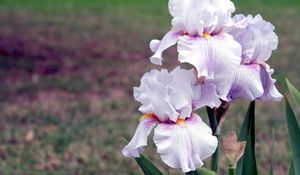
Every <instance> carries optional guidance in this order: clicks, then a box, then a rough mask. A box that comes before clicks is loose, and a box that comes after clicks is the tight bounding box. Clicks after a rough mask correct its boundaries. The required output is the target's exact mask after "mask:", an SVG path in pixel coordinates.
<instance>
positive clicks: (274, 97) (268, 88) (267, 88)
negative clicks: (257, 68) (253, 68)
mask: <svg viewBox="0 0 300 175" xmlns="http://www.w3.org/2000/svg"><path fill="white" fill-rule="evenodd" d="M273 72H274V70H273V69H270V68H269V66H268V65H267V66H266V68H264V69H262V71H261V72H260V76H261V81H262V84H263V87H264V93H263V95H262V96H261V97H259V98H258V99H259V100H264V101H280V100H281V99H282V98H283V96H282V94H281V93H280V92H279V91H278V90H277V88H276V87H275V82H276V80H275V79H273V78H272V77H271V75H272V74H273Z"/></svg>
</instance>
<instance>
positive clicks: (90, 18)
mask: <svg viewBox="0 0 300 175" xmlns="http://www.w3.org/2000/svg"><path fill="white" fill-rule="evenodd" d="M234 2H235V4H236V8H237V11H236V12H237V13H244V14H253V15H255V14H257V13H260V14H261V15H262V16H263V17H264V19H266V20H268V21H270V22H272V23H273V24H274V25H275V27H276V33H277V34H278V35H279V46H278V49H277V50H276V51H275V52H274V54H273V56H272V58H271V59H270V60H269V62H268V63H269V64H270V65H271V66H272V67H273V68H274V69H275V74H274V75H273V77H275V78H276V79H277V80H278V81H277V87H278V88H279V89H280V91H281V92H282V93H286V88H285V85H284V83H283V78H284V77H285V76H287V77H288V78H289V79H290V80H291V81H292V82H293V83H294V84H295V85H296V87H298V89H300V79H299V76H300V64H299V60H300V49H299V46H300V34H299V32H300V20H299V19H300V1H299V0H236V1H234ZM170 27H171V26H170V15H169V13H168V9H167V0H147V1H146V0H0V81H1V85H0V111H1V112H0V121H1V122H0V174H1V175H2V174H3V175H11V174H14V175H27V174H30V175H44V174H45V175H46V174H49V175H50V174H51V175H52V174H53V175H54V174H55V175H56V174H57V175H58V174H61V175H71V174H76V175H81V174H82V175H94V174H95V175H96V174H97V175H100V174H101V175H115V174H125V175H127V174H142V173H141V171H140V170H139V168H138V166H137V164H136V163H135V161H134V160H132V159H128V158H124V157H123V156H122V154H121V149H122V148H123V147H124V145H125V143H124V141H123V140H122V137H124V138H125V139H127V140H129V139H130V138H131V137H132V135H133V133H134V131H135V128H136V126H137V123H138V118H139V116H140V115H141V114H140V113H139V112H138V111H137V108H138V106H139V104H138V103H136V102H134V100H133V97H132V87H133V86H138V85H139V78H140V77H141V76H142V74H143V73H144V72H146V71H149V70H150V69H152V68H160V67H157V66H154V65H151V64H150V62H149V60H148V58H149V56H150V55H151V52H150V49H149V48H148V43H149V41H150V40H151V39H154V38H157V39H160V38H161V37H162V36H163V35H164V34H165V33H166V32H167V31H168V30H169V29H170ZM165 58H166V59H165V60H166V61H165V65H164V68H168V69H171V68H174V67H175V66H176V64H177V59H176V50H175V48H173V49H171V50H170V51H167V53H166V56H165ZM247 104H248V102H247V101H235V102H233V104H232V105H231V108H230V112H229V116H228V117H227V120H226V121H225V126H224V127H223V133H224V134H227V133H229V132H230V131H231V130H236V131H239V128H240V126H241V122H242V121H243V115H244V112H245V111H246V108H247ZM283 109H284V108H283V102H277V103H263V102H259V103H258V104H257V117H256V119H257V120H256V133H257V137H256V141H257V149H256V151H257V152H256V154H257V163H258V167H259V172H260V174H262V175H263V174H267V171H268V168H269V166H270V164H269V162H270V159H271V149H270V148H271V138H270V136H271V132H270V131H271V130H272V128H273V127H274V128H275V133H276V144H275V165H274V166H275V174H277V175H282V174H287V171H288V166H289V164H290V157H291V156H290V149H289V141H288V137H287V128H286V122H285V118H284V110H283ZM297 116H299V110H298V111H297ZM203 118H204V119H205V120H207V118H206V116H205V114H204V112H203ZM298 119H299V117H298ZM148 143H149V144H150V146H149V147H148V148H147V149H146V153H145V154H146V156H148V157H149V158H150V159H151V160H153V161H154V162H155V164H157V165H158V166H159V167H160V168H161V169H162V170H163V171H165V172H169V174H180V171H176V170H171V169H168V167H167V166H165V165H164V164H163V163H162V162H161V160H160V159H159V157H158V155H157V154H155V152H156V151H155V147H154V146H153V142H152V139H149V142H148ZM207 166H209V161H207ZM222 166H223V168H222V174H225V171H226V168H225V167H226V166H225V160H224V156H223V157H222Z"/></svg>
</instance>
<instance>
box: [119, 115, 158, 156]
mask: <svg viewBox="0 0 300 175" xmlns="http://www.w3.org/2000/svg"><path fill="white" fill-rule="evenodd" d="M157 123H158V120H157V119H155V117H152V116H151V114H145V115H144V116H143V117H142V118H141V120H140V123H139V125H138V127H137V129H136V131H135V134H134V136H133V138H132V139H131V141H130V142H129V143H128V144H127V145H126V146H125V147H124V148H123V150H122V153H123V155H124V156H126V157H140V154H141V153H142V152H143V151H144V147H145V146H146V145H147V138H148V135H149V134H150V133H151V130H152V129H153V127H154V126H155V125H156V124H157Z"/></svg>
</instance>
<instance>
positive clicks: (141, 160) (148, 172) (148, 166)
mask: <svg viewBox="0 0 300 175" xmlns="http://www.w3.org/2000/svg"><path fill="white" fill-rule="evenodd" d="M135 160H136V161H137V163H138V164H139V166H140V167H141V169H142V170H143V172H144V174H145V175H163V173H162V172H161V171H160V170H159V169H158V168H156V166H155V165H153V163H152V162H151V161H150V160H148V159H147V158H146V157H144V156H143V155H140V157H136V158H135Z"/></svg>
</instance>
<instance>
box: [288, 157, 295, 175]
mask: <svg viewBox="0 0 300 175" xmlns="http://www.w3.org/2000/svg"><path fill="white" fill-rule="evenodd" d="M289 175H295V168H294V163H293V160H292V162H291V165H290V170H289Z"/></svg>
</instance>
